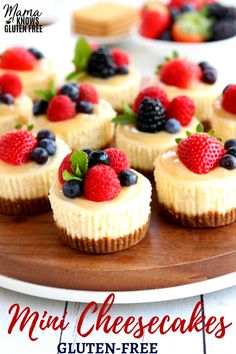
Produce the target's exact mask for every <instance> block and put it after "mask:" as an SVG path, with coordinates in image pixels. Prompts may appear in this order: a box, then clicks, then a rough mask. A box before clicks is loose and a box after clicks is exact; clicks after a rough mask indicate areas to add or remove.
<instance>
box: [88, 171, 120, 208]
mask: <svg viewBox="0 0 236 354" xmlns="http://www.w3.org/2000/svg"><path fill="white" fill-rule="evenodd" d="M120 190H121V185H120V181H119V179H118V177H117V174H116V172H115V171H114V170H113V168H111V167H110V166H106V165H96V166H94V167H92V168H90V169H89V170H88V172H87V174H86V176H85V180H84V196H85V198H87V199H89V200H92V201H94V202H105V201H109V200H113V199H114V198H116V197H117V195H118V194H119V193H120Z"/></svg>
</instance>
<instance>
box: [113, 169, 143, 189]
mask: <svg viewBox="0 0 236 354" xmlns="http://www.w3.org/2000/svg"><path fill="white" fill-rule="evenodd" d="M118 178H119V180H120V184H121V185H122V186H132V185H133V184H136V183H137V181H138V176H137V175H136V174H135V173H134V172H133V171H131V170H123V171H121V172H120V173H119V175H118Z"/></svg>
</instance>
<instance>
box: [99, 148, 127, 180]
mask: <svg viewBox="0 0 236 354" xmlns="http://www.w3.org/2000/svg"><path fill="white" fill-rule="evenodd" d="M105 152H106V153H107V155H108V156H109V161H110V166H111V168H113V170H115V171H116V173H117V174H118V173H120V172H121V171H123V170H129V169H130V163H129V160H128V158H127V156H126V155H125V153H124V152H123V151H120V150H118V149H117V148H109V149H106V150H105Z"/></svg>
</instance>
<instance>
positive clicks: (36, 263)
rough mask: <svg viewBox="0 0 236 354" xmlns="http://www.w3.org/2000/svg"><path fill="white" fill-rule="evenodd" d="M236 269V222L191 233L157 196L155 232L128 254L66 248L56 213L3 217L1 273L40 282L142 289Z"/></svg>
mask: <svg viewBox="0 0 236 354" xmlns="http://www.w3.org/2000/svg"><path fill="white" fill-rule="evenodd" d="M235 271H236V223H235V224H232V225H229V226H227V227H221V228H216V229H189V228H184V227H181V226H177V225H175V224H172V223H170V222H169V221H168V220H166V219H165V218H164V217H163V216H162V215H161V213H160V210H159V209H158V205H157V201H156V198H155V193H154V195H153V203H152V219H151V225H150V228H149V231H148V233H147V235H146V237H145V238H144V240H143V241H142V242H140V243H139V244H138V245H136V246H135V247H133V248H130V249H128V250H126V251H123V252H118V253H113V254H107V255H93V254H86V253H81V252H78V251H76V250H73V249H70V248H69V247H67V246H65V245H64V244H63V243H62V241H61V240H60V238H59V235H58V233H57V229H56V227H55V225H54V223H53V218H52V214H51V213H48V214H44V215H39V216H34V217H29V218H18V217H17V218H16V217H10V216H5V215H1V216H0V273H1V274H2V275H4V276H7V277H10V278H14V279H18V280H22V281H25V282H30V283H34V284H39V285H44V286H49V287H56V288H63V289H74V290H90V291H91V290H92V291H136V290H144V289H161V288H168V287H174V286H180V285H186V284H192V283H197V282H201V281H204V280H208V279H213V278H216V277H219V276H222V275H226V274H228V273H232V272H235Z"/></svg>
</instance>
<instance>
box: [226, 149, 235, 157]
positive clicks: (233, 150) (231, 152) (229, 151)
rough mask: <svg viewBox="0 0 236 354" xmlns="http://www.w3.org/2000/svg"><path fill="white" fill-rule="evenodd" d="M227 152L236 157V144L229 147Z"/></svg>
mask: <svg viewBox="0 0 236 354" xmlns="http://www.w3.org/2000/svg"><path fill="white" fill-rule="evenodd" d="M227 154H229V155H232V156H234V157H236V147H235V146H234V147H231V148H229V149H228V150H227Z"/></svg>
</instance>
